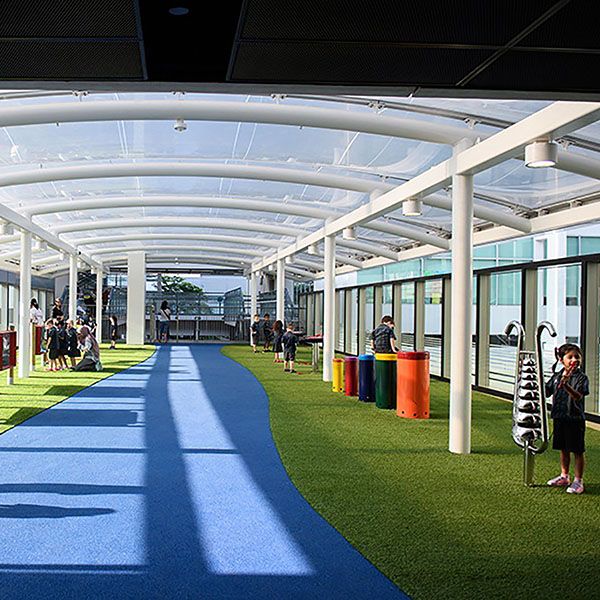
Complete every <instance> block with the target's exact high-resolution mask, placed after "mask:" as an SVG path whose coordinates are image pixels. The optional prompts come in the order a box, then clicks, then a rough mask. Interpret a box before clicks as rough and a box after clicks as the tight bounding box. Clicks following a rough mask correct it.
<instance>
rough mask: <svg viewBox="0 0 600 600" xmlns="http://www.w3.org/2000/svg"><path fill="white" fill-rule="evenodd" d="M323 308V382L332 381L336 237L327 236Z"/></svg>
mask: <svg viewBox="0 0 600 600" xmlns="http://www.w3.org/2000/svg"><path fill="white" fill-rule="evenodd" d="M324 262H325V266H324V270H325V282H324V283H325V286H324V290H323V294H324V297H323V299H324V307H323V381H332V380H333V372H332V361H333V356H334V343H335V236H333V235H327V236H325V261H324Z"/></svg>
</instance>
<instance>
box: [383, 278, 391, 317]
mask: <svg viewBox="0 0 600 600" xmlns="http://www.w3.org/2000/svg"><path fill="white" fill-rule="evenodd" d="M382 289H383V304H382V306H381V314H382V316H383V315H391V314H392V286H391V285H384V286H383V288H382Z"/></svg>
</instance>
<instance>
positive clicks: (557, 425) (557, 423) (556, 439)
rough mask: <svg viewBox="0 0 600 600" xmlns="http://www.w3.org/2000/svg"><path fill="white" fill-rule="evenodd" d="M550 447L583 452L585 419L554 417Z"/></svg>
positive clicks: (578, 452)
mask: <svg viewBox="0 0 600 600" xmlns="http://www.w3.org/2000/svg"><path fill="white" fill-rule="evenodd" d="M552 448H554V450H565V451H566V452H574V453H575V454H583V453H584V452H585V421H584V420H583V419H554V433H553V439H552Z"/></svg>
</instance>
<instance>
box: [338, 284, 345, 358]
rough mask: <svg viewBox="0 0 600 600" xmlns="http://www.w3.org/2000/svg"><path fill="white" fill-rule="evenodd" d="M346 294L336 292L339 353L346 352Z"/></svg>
mask: <svg viewBox="0 0 600 600" xmlns="http://www.w3.org/2000/svg"><path fill="white" fill-rule="evenodd" d="M344 294H345V292H344V291H343V290H340V291H338V292H336V295H337V302H336V304H337V309H338V311H337V323H336V325H337V331H338V335H337V345H336V350H338V351H339V352H343V351H344V323H345V315H346V310H345V308H346V303H345V300H344Z"/></svg>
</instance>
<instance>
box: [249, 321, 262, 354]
mask: <svg viewBox="0 0 600 600" xmlns="http://www.w3.org/2000/svg"><path fill="white" fill-rule="evenodd" d="M259 332H260V317H259V316H258V315H254V321H253V322H252V324H251V325H250V345H251V346H252V352H255V353H256V352H257V350H256V346H257V345H258V334H259Z"/></svg>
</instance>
